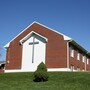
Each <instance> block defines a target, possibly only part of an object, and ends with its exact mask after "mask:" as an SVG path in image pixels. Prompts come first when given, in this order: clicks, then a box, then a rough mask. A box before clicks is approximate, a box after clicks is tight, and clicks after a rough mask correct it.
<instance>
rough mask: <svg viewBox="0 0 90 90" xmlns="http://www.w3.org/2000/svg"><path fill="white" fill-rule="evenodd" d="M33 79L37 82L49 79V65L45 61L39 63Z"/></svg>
mask: <svg viewBox="0 0 90 90" xmlns="http://www.w3.org/2000/svg"><path fill="white" fill-rule="evenodd" d="M33 80H34V81H35V82H44V81H48V73H47V67H46V65H45V64H44V63H43V62H41V63H40V64H39V65H38V67H37V70H36V71H35V72H34V79H33Z"/></svg>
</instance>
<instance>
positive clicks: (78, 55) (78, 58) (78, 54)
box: [77, 51, 80, 60]
mask: <svg viewBox="0 0 90 90" xmlns="http://www.w3.org/2000/svg"><path fill="white" fill-rule="evenodd" d="M77 60H80V53H79V51H77Z"/></svg>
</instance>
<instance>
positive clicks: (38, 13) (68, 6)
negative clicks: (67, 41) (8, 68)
mask: <svg viewBox="0 0 90 90" xmlns="http://www.w3.org/2000/svg"><path fill="white" fill-rule="evenodd" d="M33 21H37V22H39V23H41V24H43V25H45V26H48V27H50V28H52V29H55V30H56V31H59V32H60V33H63V34H65V35H67V36H69V37H71V38H72V39H74V40H75V41H76V42H77V43H79V44H80V45H81V46H82V47H84V48H85V49H86V50H88V51H90V0H0V52H1V53H2V57H0V60H5V49H4V48H3V46H4V45H5V44H7V43H8V42H9V41H10V40H11V39H13V38H14V37H15V36H16V35H17V34H19V33H20V32H21V31H22V30H23V29H25V28H26V27H27V26H28V25H30V24H31V23H32V22H33Z"/></svg>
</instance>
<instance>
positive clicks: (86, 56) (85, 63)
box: [85, 52, 89, 71]
mask: <svg viewBox="0 0 90 90" xmlns="http://www.w3.org/2000/svg"><path fill="white" fill-rule="evenodd" d="M88 54H89V52H87V53H86V58H85V71H87V55H88Z"/></svg>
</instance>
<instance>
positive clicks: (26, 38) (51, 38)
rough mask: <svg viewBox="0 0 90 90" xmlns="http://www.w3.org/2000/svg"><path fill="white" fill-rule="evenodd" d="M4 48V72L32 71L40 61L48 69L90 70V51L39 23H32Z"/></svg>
mask: <svg viewBox="0 0 90 90" xmlns="http://www.w3.org/2000/svg"><path fill="white" fill-rule="evenodd" d="M4 47H5V49H6V65H5V71H4V72H32V71H35V70H36V69H37V66H38V65H39V64H40V63H41V62H44V63H45V65H46V66H47V69H48V71H90V53H89V52H88V51H87V50H86V49H84V48H83V47H82V46H81V45H79V44H78V43H77V42H76V41H75V40H73V39H72V38H70V37H68V36H66V35H64V34H62V33H60V32H58V31H56V30H53V29H51V28H49V27H47V26H45V25H42V24H40V23H38V22H33V23H32V24H31V25H29V26H28V27H27V28H26V29H24V30H23V31H22V32H21V33H20V34H18V35H17V36H16V37H15V38H13V39H12V40H11V41H10V42H8V43H7V44H6V45H5V46H4Z"/></svg>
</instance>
